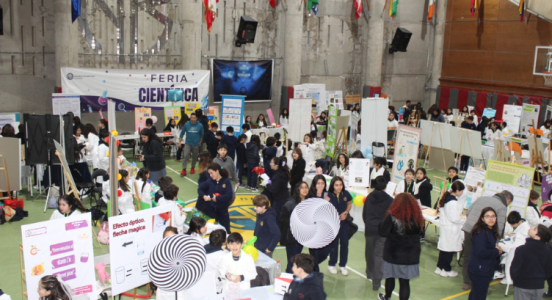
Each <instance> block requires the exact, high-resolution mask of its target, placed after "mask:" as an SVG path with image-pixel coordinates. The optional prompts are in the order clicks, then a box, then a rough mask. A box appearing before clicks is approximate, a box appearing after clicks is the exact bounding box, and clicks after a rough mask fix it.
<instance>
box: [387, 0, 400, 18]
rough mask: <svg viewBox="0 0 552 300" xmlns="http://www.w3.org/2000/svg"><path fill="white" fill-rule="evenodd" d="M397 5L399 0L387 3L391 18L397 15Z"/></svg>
mask: <svg viewBox="0 0 552 300" xmlns="http://www.w3.org/2000/svg"><path fill="white" fill-rule="evenodd" d="M397 6H399V0H393V2H391V5H389V16H390V17H391V18H393V19H395V17H396V16H397Z"/></svg>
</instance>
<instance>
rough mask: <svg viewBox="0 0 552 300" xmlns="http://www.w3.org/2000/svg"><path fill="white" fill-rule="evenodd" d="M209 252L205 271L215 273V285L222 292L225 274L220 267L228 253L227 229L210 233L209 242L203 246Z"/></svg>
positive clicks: (218, 291)
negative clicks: (220, 270)
mask: <svg viewBox="0 0 552 300" xmlns="http://www.w3.org/2000/svg"><path fill="white" fill-rule="evenodd" d="M203 247H204V248H205V253H206V254H207V265H206V266H205V272H209V271H211V272H213V273H215V276H216V277H215V278H216V279H215V283H216V284H215V285H216V288H217V293H218V294H220V293H222V286H223V280H224V276H223V275H221V274H220V272H219V267H220V265H221V263H222V258H223V257H224V255H225V254H226V251H225V249H226V231H224V229H217V230H213V232H211V234H210V235H209V244H207V245H205V246H203Z"/></svg>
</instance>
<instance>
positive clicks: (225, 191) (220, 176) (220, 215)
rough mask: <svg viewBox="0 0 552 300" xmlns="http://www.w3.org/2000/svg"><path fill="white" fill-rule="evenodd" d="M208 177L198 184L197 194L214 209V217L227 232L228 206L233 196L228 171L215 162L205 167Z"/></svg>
mask: <svg viewBox="0 0 552 300" xmlns="http://www.w3.org/2000/svg"><path fill="white" fill-rule="evenodd" d="M207 171H208V172H209V177H211V179H208V180H207V181H205V182H203V183H202V184H201V185H199V189H198V191H197V192H198V194H199V197H201V198H203V200H205V201H206V202H208V203H209V205H210V206H211V207H212V208H214V210H215V215H216V217H215V219H216V221H217V222H219V223H220V225H222V226H224V228H225V229H226V232H227V233H229V234H230V233H231V232H230V215H229V214H228V207H229V206H230V202H231V201H232V198H233V191H232V182H231V181H230V179H228V171H227V170H226V169H223V168H222V167H221V166H220V165H219V164H217V163H211V164H209V167H208V168H207Z"/></svg>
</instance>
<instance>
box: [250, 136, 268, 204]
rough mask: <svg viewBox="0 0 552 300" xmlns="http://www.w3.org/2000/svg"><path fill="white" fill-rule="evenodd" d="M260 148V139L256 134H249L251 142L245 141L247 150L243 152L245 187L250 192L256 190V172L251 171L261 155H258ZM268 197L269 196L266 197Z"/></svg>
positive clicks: (256, 165)
mask: <svg viewBox="0 0 552 300" xmlns="http://www.w3.org/2000/svg"><path fill="white" fill-rule="evenodd" d="M260 149H261V139H260V138H259V136H258V135H256V134H255V135H253V136H251V142H250V143H247V150H246V152H245V154H246V157H247V169H248V170H247V189H248V190H251V191H252V192H257V191H258V189H257V173H255V172H254V171H253V169H255V167H258V166H259V162H260V161H261V157H260V156H259V150H260ZM268 198H269V199H270V197H268Z"/></svg>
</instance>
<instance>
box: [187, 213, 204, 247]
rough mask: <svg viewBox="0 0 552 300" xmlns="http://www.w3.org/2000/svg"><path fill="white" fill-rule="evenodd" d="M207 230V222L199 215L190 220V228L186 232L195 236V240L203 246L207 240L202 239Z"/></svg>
mask: <svg viewBox="0 0 552 300" xmlns="http://www.w3.org/2000/svg"><path fill="white" fill-rule="evenodd" d="M206 232H207V222H206V221H205V219H203V218H201V217H193V218H192V220H190V228H188V231H187V232H186V234H189V235H190V236H192V237H195V238H196V239H197V241H198V242H199V243H200V244H201V245H203V246H205V245H206V244H207V242H206V241H205V240H204V239H203V237H204V235H205V233H206Z"/></svg>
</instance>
